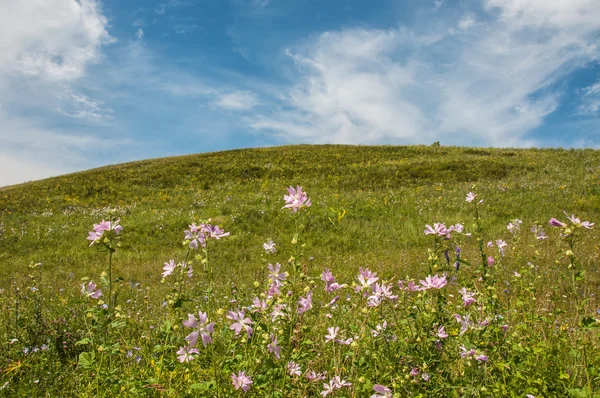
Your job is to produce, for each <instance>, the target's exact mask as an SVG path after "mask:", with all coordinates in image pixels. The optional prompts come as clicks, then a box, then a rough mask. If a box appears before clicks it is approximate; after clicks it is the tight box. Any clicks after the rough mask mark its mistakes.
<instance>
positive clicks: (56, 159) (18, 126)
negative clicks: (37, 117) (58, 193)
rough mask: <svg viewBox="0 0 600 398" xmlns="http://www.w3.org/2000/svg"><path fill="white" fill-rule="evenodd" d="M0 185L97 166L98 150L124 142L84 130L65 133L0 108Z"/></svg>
mask: <svg viewBox="0 0 600 398" xmlns="http://www.w3.org/2000/svg"><path fill="white" fill-rule="evenodd" d="M0 125H1V126H2V129H0V148H1V149H0V186H4V185H9V184H16V183H20V182H23V181H28V180H34V179H38V178H45V177H51V176H55V175H59V174H63V173H67V172H70V171H74V170H83V169H86V168H90V167H94V166H98V165H99V164H98V162H99V161H102V159H98V158H95V157H93V156H90V154H93V153H95V152H97V151H102V150H106V149H107V148H109V147H112V146H118V145H119V144H123V142H122V141H119V140H112V141H106V140H101V139H98V138H96V137H94V136H93V135H92V134H90V133H87V132H85V131H78V132H72V133H65V132H62V131H60V130H56V129H52V128H46V127H44V126H43V125H42V124H40V123H36V122H34V121H31V120H25V119H23V118H20V117H13V116H11V115H9V114H7V113H6V112H4V111H3V110H2V109H0Z"/></svg>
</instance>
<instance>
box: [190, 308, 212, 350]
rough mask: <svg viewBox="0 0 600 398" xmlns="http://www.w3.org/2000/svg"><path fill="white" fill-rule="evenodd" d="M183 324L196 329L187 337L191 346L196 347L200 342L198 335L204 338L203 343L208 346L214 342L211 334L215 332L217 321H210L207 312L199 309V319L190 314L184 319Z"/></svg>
mask: <svg viewBox="0 0 600 398" xmlns="http://www.w3.org/2000/svg"><path fill="white" fill-rule="evenodd" d="M183 326H185V327H188V328H192V329H196V330H194V331H193V332H192V333H190V334H189V335H187V337H186V338H185V339H186V340H187V341H189V342H190V347H195V346H196V343H197V342H198V337H201V338H202V344H204V347H206V346H207V345H208V344H209V343H212V337H211V334H213V333H214V332H215V323H214V322H211V323H208V316H207V315H206V312H202V311H198V319H196V317H194V315H192V314H188V319H187V320H186V321H183Z"/></svg>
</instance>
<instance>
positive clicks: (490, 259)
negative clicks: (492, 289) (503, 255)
mask: <svg viewBox="0 0 600 398" xmlns="http://www.w3.org/2000/svg"><path fill="white" fill-rule="evenodd" d="M495 262H496V260H494V257H492V256H489V257H488V258H487V263H488V266H490V267H491V266H492V265H494V263H495Z"/></svg>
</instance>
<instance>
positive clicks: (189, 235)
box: [184, 223, 229, 250]
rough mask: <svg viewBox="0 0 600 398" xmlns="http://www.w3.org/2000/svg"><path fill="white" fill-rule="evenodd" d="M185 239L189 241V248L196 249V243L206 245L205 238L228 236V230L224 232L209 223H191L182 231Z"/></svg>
mask: <svg viewBox="0 0 600 398" xmlns="http://www.w3.org/2000/svg"><path fill="white" fill-rule="evenodd" d="M184 233H185V239H186V240H189V241H190V249H194V250H196V249H198V245H200V246H202V247H206V240H207V239H209V238H213V239H220V238H223V237H226V236H229V232H225V231H223V230H222V229H220V228H219V227H218V226H216V225H215V226H213V225H210V224H200V225H199V226H197V225H196V224H195V223H192V224H191V225H190V226H189V229H186V230H185V231H184Z"/></svg>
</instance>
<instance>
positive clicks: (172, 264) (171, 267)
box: [162, 260, 177, 278]
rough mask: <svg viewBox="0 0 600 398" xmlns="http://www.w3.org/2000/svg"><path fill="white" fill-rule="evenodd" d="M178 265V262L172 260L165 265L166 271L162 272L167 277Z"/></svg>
mask: <svg viewBox="0 0 600 398" xmlns="http://www.w3.org/2000/svg"><path fill="white" fill-rule="evenodd" d="M176 267H177V264H175V261H173V260H170V261H169V262H168V263H165V266H164V267H163V270H164V272H163V273H162V277H163V278H166V277H167V276H169V275H171V274H172V273H173V271H175V268H176Z"/></svg>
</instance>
